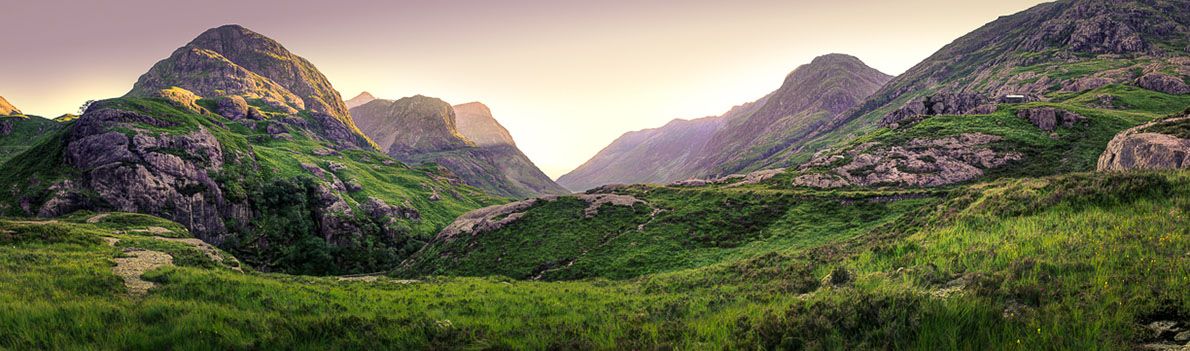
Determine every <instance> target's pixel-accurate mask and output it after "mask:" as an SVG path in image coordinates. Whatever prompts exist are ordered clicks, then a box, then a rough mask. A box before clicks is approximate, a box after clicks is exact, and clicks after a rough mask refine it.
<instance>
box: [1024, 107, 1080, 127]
mask: <svg viewBox="0 0 1190 351" xmlns="http://www.w3.org/2000/svg"><path fill="white" fill-rule="evenodd" d="M1016 115H1017V116H1018V117H1021V118H1024V119H1026V120H1028V121H1029V123H1032V124H1033V125H1035V126H1037V128H1040V129H1041V130H1044V131H1047V132H1052V131H1054V129H1057V128H1058V127H1059V126H1062V127H1066V128H1070V127H1073V126H1074V125H1075V124H1078V123H1085V122H1086V121H1087V118H1086V117H1083V116H1080V115H1079V114H1077V113H1074V112H1070V111H1066V110H1060V109H1056V108H1053V107H1037V108H1029V109H1023V110H1020V111H1017V112H1016Z"/></svg>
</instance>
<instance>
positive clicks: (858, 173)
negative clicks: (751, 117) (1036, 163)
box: [793, 133, 1024, 188]
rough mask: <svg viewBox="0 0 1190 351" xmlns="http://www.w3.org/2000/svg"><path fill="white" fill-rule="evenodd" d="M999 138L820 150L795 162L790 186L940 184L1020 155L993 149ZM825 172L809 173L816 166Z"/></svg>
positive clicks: (979, 136) (967, 136)
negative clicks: (844, 150)
mask: <svg viewBox="0 0 1190 351" xmlns="http://www.w3.org/2000/svg"><path fill="white" fill-rule="evenodd" d="M1001 139H1002V138H1001V137H998V136H994V135H987V134H981V133H968V134H961V135H957V136H950V137H944V138H938V139H913V140H911V141H909V142H908V143H906V144H905V145H903V146H900V145H896V146H883V145H879V144H876V143H867V144H863V145H860V146H857V147H855V148H854V149H852V150H850V151H848V152H847V154H846V156H843V155H837V154H834V155H832V154H822V155H819V156H817V157H815V158H814V159H812V160H811V161H810V162H806V163H805V164H803V165H802V166H800V167H799V170H800V171H802V172H804V174H802V175H800V176H798V177H796V178H794V181H793V183H794V185H800V186H808V187H815V188H839V187H848V186H885V185H892V186H922V187H931V186H941V185H948V184H955V183H959V182H964V181H968V180H973V179H976V178H979V177H981V176H983V174H984V170H987V169H992V168H996V167H1000V166H1003V165H1005V164H1007V163H1008V162H1011V161H1016V160H1020V159H1022V158H1023V157H1024V156H1023V155H1021V154H1019V153H1015V152H997V151H995V150H992V149H991V148H989V147H987V146H986V145H987V144H990V143H993V142H996V141H999V140H1001ZM822 167H825V168H829V171H827V172H814V171H813V170H814V169H816V168H822Z"/></svg>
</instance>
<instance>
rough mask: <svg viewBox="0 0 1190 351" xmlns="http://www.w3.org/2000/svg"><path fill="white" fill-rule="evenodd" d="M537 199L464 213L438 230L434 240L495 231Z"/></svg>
mask: <svg viewBox="0 0 1190 351" xmlns="http://www.w3.org/2000/svg"><path fill="white" fill-rule="evenodd" d="M537 201H539V200H538V199H526V200H521V201H516V202H510V203H507V204H503V205H496V206H488V207H484V208H481V209H478V210H474V211H471V212H467V213H464V214H463V215H462V216H459V218H456V219H455V221H454V222H453V223H451V224H450V225H448V226H446V228H443V229H442V231H441V232H438V236H437V237H435V238H434V240H451V239H454V238H455V237H457V236H459V235H460V234H470V235H479V234H482V233H486V232H491V231H495V230H497V229H500V228H504V226H506V225H508V224H510V223H512V222H516V221H517V220H518V219H520V218H521V217H523V216H524V215H525V213H524V212H523V211H524V210H526V209H528V208H530V207H533V205H535V204H537Z"/></svg>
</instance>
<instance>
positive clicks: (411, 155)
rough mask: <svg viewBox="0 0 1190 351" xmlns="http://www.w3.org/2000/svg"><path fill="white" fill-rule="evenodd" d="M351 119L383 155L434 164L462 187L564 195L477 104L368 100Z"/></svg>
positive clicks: (418, 98)
mask: <svg viewBox="0 0 1190 351" xmlns="http://www.w3.org/2000/svg"><path fill="white" fill-rule="evenodd" d="M456 111H462V112H459V113H457V114H456ZM351 115H352V117H353V118H355V120H356V122H357V123H358V124H359V126H360V127H361V128H362V129H363V130H364V131H365V132H366V133H367V134H368V135H369V136H370V137H371V138H372V140H375V141H376V143H377V144H378V145H380V148H381V149H382V150H383V151H385V152H387V153H388V154H389V155H391V156H393V157H395V158H397V159H398V160H401V161H402V162H408V163H414V164H419V163H435V164H438V165H440V166H442V167H444V168H445V169H447V170H449V171H450V172H451V173H452V174H453V175H455V176H457V177H458V178H459V179H462V180H463V182H465V183H467V184H468V185H472V186H475V187H478V188H480V189H484V190H486V191H488V192H490V193H492V194H495V195H500V196H506V197H515V198H523V197H529V196H535V195H544V194H561V193H566V192H567V191H566V190H565V189H564V188H562V187H561V186H559V185H557V184H556V183H554V182H553V181H552V180H550V179H549V177H547V176H546V175H545V174H544V173H542V172H541V170H540V169H538V168H537V166H535V165H534V164H533V162H532V161H530V160H529V158H528V157H526V156H525V155H524V153H522V152H521V151H520V149H518V148H517V147H516V143H515V142H513V140H512V136H511V135H509V134H508V131H507V130H505V129H504V127H503V126H501V125H500V123H499V122H496V120H495V119H494V118H493V117H492V115H491V111H490V110H488V108H487V106H484V105H483V104H480V103H470V104H464V105H459V106H451V105H450V104H448V103H446V102H445V101H442V100H439V99H436V98H431V97H426V96H421V95H418V96H414V97H407V98H402V99H400V100H395V101H394V100H383V99H377V100H373V101H371V102H369V103H366V104H364V105H361V106H358V107H355V108H353V109H351ZM460 116H461V117H460Z"/></svg>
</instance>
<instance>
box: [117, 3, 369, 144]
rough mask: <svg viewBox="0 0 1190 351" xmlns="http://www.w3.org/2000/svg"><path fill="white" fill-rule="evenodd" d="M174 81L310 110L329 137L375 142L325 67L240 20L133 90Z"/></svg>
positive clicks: (208, 92)
mask: <svg viewBox="0 0 1190 351" xmlns="http://www.w3.org/2000/svg"><path fill="white" fill-rule="evenodd" d="M174 87H177V88H181V89H184V90H186V91H188V92H190V93H193V94H194V95H197V96H199V97H202V98H217V97H222V96H239V97H243V98H244V99H245V100H248V101H259V102H260V103H263V104H267V105H269V106H270V107H271V108H273V109H277V110H281V111H285V112H288V113H290V114H297V112H298V111H302V110H305V111H309V112H310V113H311V115H312V116H313V119H314V121H313V122H315V124H316V125H317V127H318V129H320V130H319V134H320V135H321V136H323V137H325V138H326V139H327V140H329V141H332V142H334V143H335V144H337V145H341V146H344V147H350V148H366V147H368V146H369V141H368V140H367V137H365V136H364V135H363V133H362V132H360V131H359V129H358V128H356V126H355V123H354V122H353V121H352V120H351V118H350V117H349V116H348V114H347V105H346V104H344V103H343V100H342V97H341V96H339V93H338V92H337V91H335V89H334V87H332V86H331V83H330V81H329V80H327V79H326V76H324V75H323V74H322V72H319V71H318V69H317V68H315V67H314V65H313V64H311V63H310V62H309V61H306V59H304V58H301V57H300V56H297V55H295V54H293V53H292V52H290V51H289V50H287V49H285V47H284V46H282V45H281V44H280V43H278V42H276V41H274V40H272V39H269V38H268V37H266V36H264V35H261V34H259V33H256V32H253V31H251V30H249V29H247V28H244V27H242V26H239V25H234V24H233V25H225V26H221V27H217V28H212V29H208V30H206V31H204V32H203V33H202V34H199V35H198V36H197V37H195V38H194V40H191V41H190V43H188V44H186V46H183V47H181V48H178V49H177V50H175V51H174V52H173V54H171V55H170V56H169V57H168V58H166V59H164V60H161V61H160V62H157V64H155V65H153V68H152V69H150V70H149V72H147V73H145V74H144V75H142V76H141V77H140V79H138V80H137V82H136V85H134V86H133V88H132V91H130V92H128V94H127V95H129V96H148V97H155V96H160V95H161V93H160V92H161V91H162V90H164V89H171V88H174Z"/></svg>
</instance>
